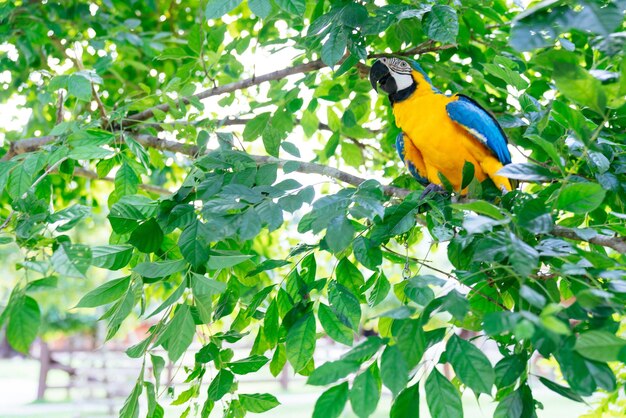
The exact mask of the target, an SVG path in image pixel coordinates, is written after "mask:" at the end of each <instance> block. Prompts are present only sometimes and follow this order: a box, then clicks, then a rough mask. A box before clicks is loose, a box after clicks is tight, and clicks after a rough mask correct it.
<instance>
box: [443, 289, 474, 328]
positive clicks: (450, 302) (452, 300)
mask: <svg viewBox="0 0 626 418" xmlns="http://www.w3.org/2000/svg"><path fill="white" fill-rule="evenodd" d="M441 299H442V303H441V309H443V310H444V311H448V312H450V313H451V314H452V316H453V317H454V318H455V319H456V320H458V321H462V320H463V319H465V315H467V313H468V312H469V310H470V303H469V301H468V300H467V297H466V296H464V295H462V294H460V293H459V292H458V291H457V290H454V289H453V290H451V291H450V292H448V293H447V294H446V295H445V296H443V297H442V298H441Z"/></svg>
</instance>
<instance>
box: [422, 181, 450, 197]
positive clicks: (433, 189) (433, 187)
mask: <svg viewBox="0 0 626 418" xmlns="http://www.w3.org/2000/svg"><path fill="white" fill-rule="evenodd" d="M431 193H437V194H445V193H446V190H445V189H444V188H443V187H441V186H440V185H438V184H435V183H430V184H429V185H428V186H426V188H425V189H424V191H423V192H422V194H421V195H420V199H424V198H425V197H426V196H428V195H429V194H431Z"/></svg>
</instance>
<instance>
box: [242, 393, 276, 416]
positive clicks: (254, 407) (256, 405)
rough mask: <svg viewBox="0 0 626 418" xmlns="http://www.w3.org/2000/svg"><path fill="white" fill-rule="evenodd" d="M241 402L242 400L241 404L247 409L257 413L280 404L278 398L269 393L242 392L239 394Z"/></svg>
mask: <svg viewBox="0 0 626 418" xmlns="http://www.w3.org/2000/svg"><path fill="white" fill-rule="evenodd" d="M239 402H241V406H243V407H244V409H245V410H246V411H249V412H254V413H257V414H260V413H262V412H265V411H269V410H270V409H272V408H276V407H277V406H278V405H280V402H278V399H276V397H275V396H274V395H270V394H269V393H248V394H244V393H241V394H239Z"/></svg>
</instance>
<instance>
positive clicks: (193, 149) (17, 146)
mask: <svg viewBox="0 0 626 418" xmlns="http://www.w3.org/2000/svg"><path fill="white" fill-rule="evenodd" d="M135 139H137V141H138V142H139V143H141V144H142V145H143V146H145V147H150V148H155V149H160V150H167V151H171V152H177V153H181V154H185V155H189V156H196V155H197V154H198V152H199V150H198V147H197V146H195V145H191V144H184V143H182V142H178V141H170V140H165V139H161V138H158V137H156V136H152V135H136V136H135ZM54 140H55V137H54V136H50V135H49V136H42V137H40V138H28V139H23V140H21V141H16V142H13V143H11V149H10V150H9V152H8V153H7V154H6V155H5V156H4V157H3V158H2V159H3V160H7V159H10V158H11V157H12V156H13V155H17V154H22V153H25V152H31V151H36V150H37V149H39V148H41V147H43V146H44V145H46V144H48V143H50V142H52V141H54ZM249 157H250V158H252V159H253V160H254V161H256V162H257V163H259V164H267V163H270V164H277V165H278V166H279V167H281V168H282V167H284V165H285V164H287V163H297V164H298V169H297V170H295V171H297V172H300V173H304V174H320V175H323V176H327V177H331V178H334V179H337V180H339V181H342V182H344V183H348V184H350V185H352V186H356V187H358V186H359V185H360V184H361V183H363V182H364V181H365V179H364V178H362V177H359V176H355V175H353V174H350V173H346V172H344V171H341V170H338V169H336V168H333V167H329V166H325V165H322V164H317V163H310V162H306V161H296V160H286V159H282V158H276V157H271V156H267V155H249ZM94 174H95V173H94ZM84 177H86V176H84ZM91 178H98V177H97V175H96V176H95V177H91ZM146 189H147V188H146ZM154 191H155V193H160V192H162V191H163V190H161V191H157V190H156V189H155V190H154ZM383 191H384V192H385V194H386V195H388V196H393V197H398V198H403V197H406V196H407V195H408V194H409V193H411V191H410V190H407V189H403V188H400V187H395V186H383ZM551 234H552V235H554V236H557V237H561V238H567V239H571V240H574V241H581V242H589V243H591V244H597V245H601V246H603V247H608V248H612V249H613V250H615V251H617V252H619V253H622V254H626V240H625V239H623V238H620V237H610V236H607V235H597V236H595V237H593V238H590V239H588V240H585V239H583V238H581V237H579V236H578V235H576V232H575V231H574V230H573V229H570V228H565V227H562V226H556V227H555V228H554V229H553V230H552V233H551Z"/></svg>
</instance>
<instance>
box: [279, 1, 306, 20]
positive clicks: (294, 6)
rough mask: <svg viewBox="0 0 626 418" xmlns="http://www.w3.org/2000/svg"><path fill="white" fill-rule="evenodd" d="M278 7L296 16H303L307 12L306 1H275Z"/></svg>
mask: <svg viewBox="0 0 626 418" xmlns="http://www.w3.org/2000/svg"><path fill="white" fill-rule="evenodd" d="M275 1H276V4H277V5H278V7H280V8H281V9H283V10H284V11H286V12H289V13H291V14H294V15H299V16H302V15H303V14H304V12H305V10H306V4H305V3H304V0H275Z"/></svg>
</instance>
